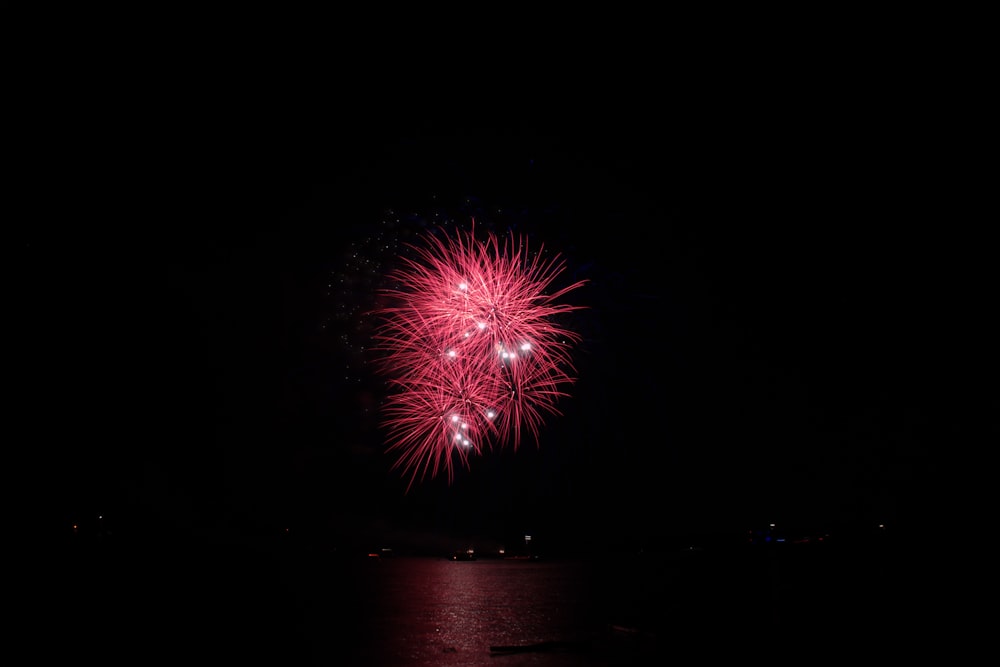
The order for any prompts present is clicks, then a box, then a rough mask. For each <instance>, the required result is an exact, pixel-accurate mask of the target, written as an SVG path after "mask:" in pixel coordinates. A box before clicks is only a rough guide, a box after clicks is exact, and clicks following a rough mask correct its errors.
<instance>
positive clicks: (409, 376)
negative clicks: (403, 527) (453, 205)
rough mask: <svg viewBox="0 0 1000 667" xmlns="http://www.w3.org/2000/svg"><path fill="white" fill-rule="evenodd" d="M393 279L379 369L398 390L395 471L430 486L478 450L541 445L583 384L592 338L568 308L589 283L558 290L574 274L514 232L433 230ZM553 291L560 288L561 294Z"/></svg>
mask: <svg viewBox="0 0 1000 667" xmlns="http://www.w3.org/2000/svg"><path fill="white" fill-rule="evenodd" d="M425 241H426V243H425V244H424V245H417V244H413V245H410V246H409V247H410V248H411V249H412V250H413V251H414V255H413V256H412V257H410V258H401V264H400V265H399V268H398V269H396V270H394V271H393V272H391V273H390V274H389V276H388V278H389V281H388V284H390V285H392V286H391V287H388V288H385V289H383V290H381V292H382V296H383V297H384V299H385V301H384V303H385V305H383V306H382V307H381V308H380V309H379V310H378V312H377V313H376V315H377V316H378V318H379V323H378V325H377V329H376V333H375V336H374V339H375V351H376V353H377V356H376V368H377V369H378V371H379V372H380V373H381V374H382V375H384V376H385V377H386V378H387V379H388V382H389V388H390V393H389V396H388V398H387V399H386V402H385V404H384V406H383V412H382V425H383V427H384V429H385V431H386V441H387V451H389V452H391V453H392V454H394V455H395V456H396V457H397V458H396V462H395V464H394V466H393V469H399V470H400V471H401V472H402V473H403V474H404V475H409V477H410V482H409V485H408V486H407V490H409V489H410V488H411V487H412V485H413V483H414V482H415V481H416V480H417V479H418V478H419V479H421V480H423V479H425V478H427V477H428V476H430V477H431V478H433V477H435V476H437V474H438V473H439V472H441V471H445V472H447V474H448V480H449V482H450V481H451V480H452V479H453V476H454V466H455V465H456V463H457V464H460V465H464V466H468V464H469V457H470V455H471V454H481V453H483V452H485V451H488V450H490V449H491V448H493V447H495V446H500V447H502V446H506V445H510V446H512V447H513V448H514V450H515V451H516V450H517V448H518V446H519V445H520V443H521V440H522V438H523V437H524V436H526V435H530V436H532V437H533V439H534V440H535V443H536V445H537V444H538V441H539V429H540V427H541V426H542V424H543V422H544V419H545V417H547V416H550V415H559V414H561V413H560V412H559V410H558V408H557V403H558V401H559V400H560V399H561V398H563V397H565V396H567V393H566V389H567V387H568V385H570V384H572V383H573V382H574V381H575V367H574V365H573V363H572V358H571V352H572V348H573V346H574V344H576V343H578V342H579V340H580V336H579V335H578V334H576V333H574V332H572V331H568V330H566V329H564V328H562V327H561V326H560V325H559V324H558V322H557V320H558V319H559V316H560V315H562V314H564V313H568V312H570V311H573V310H579V309H580V308H582V307H581V306H572V305H565V304H562V303H559V301H560V300H561V299H562V298H563V297H564V296H565V295H566V294H567V293H569V292H571V291H572V290H574V289H577V288H579V287H581V286H582V285H583V284H584V283H585V282H586V281H584V280H581V281H578V282H575V283H573V284H571V285H569V286H566V287H562V288H554V282H555V279H556V278H557V276H559V274H561V273H562V271H563V270H564V268H565V262H564V261H563V259H562V257H561V256H560V255H558V254H557V255H555V256H553V257H550V258H549V259H543V254H544V250H545V248H544V246H541V247H540V248H539V249H538V251H530V250H529V248H528V243H527V239H526V238H525V237H523V236H515V235H514V234H513V233H511V234H509V235H508V236H506V237H504V239H503V240H502V241H501V239H500V238H499V237H498V236H497V235H495V234H492V233H490V234H489V235H488V236H487V238H486V240H485V241H477V240H476V238H475V220H473V223H472V227H471V229H470V230H469V231H468V232H464V231H461V230H460V231H458V232H456V233H455V234H453V235H450V236H448V235H445V234H443V233H442V234H438V235H435V234H429V235H427V237H426V238H425ZM549 290H553V291H551V292H550V291H549Z"/></svg>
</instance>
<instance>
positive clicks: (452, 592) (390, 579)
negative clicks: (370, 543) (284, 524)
mask: <svg viewBox="0 0 1000 667" xmlns="http://www.w3.org/2000/svg"><path fill="white" fill-rule="evenodd" d="M369 565H370V567H367V568H365V569H364V571H363V572H361V573H360V575H359V576H360V577H361V578H362V579H363V582H362V585H361V589H362V590H364V591H367V592H368V595H369V597H368V599H367V600H366V610H365V612H366V622H367V626H366V628H365V632H366V633H367V639H368V640H369V641H367V642H366V646H365V648H364V649H363V650H362V652H361V655H360V656H359V657H361V658H363V659H365V660H366V661H370V664H386V665H390V664H391V665H478V664H483V665H485V664H490V665H496V664H501V663H502V664H512V665H515V664H516V665H520V664H579V663H580V659H581V658H582V657H584V656H583V655H581V652H583V653H585V652H586V651H585V649H586V647H587V646H588V645H589V641H590V639H591V638H592V635H593V632H594V629H595V622H596V619H595V618H594V616H593V614H592V608H591V596H590V584H589V577H588V569H587V567H586V566H585V565H583V564H578V563H545V562H522V561H506V560H477V561H465V562H463V561H451V560H444V559H433V558H426V559H425V558H405V559H385V560H383V561H380V562H373V563H370V564H369ZM543 642H553V643H551V644H544V645H543V646H541V647H539V648H548V649H550V650H533V651H526V652H523V653H517V654H516V655H507V656H500V655H498V654H497V651H496V649H497V648H498V647H513V646H526V645H533V644H542V643H543ZM491 647H493V648H494V651H493V652H492V653H491Z"/></svg>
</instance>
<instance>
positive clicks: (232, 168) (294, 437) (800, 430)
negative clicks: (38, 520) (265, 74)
mask: <svg viewBox="0 0 1000 667" xmlns="http://www.w3.org/2000/svg"><path fill="white" fill-rule="evenodd" d="M727 91H728V92H725V93H722V92H718V91H716V92H714V93H712V94H711V95H708V94H706V95H702V96H692V95H690V94H685V95H678V96H675V97H671V96H670V95H669V94H667V96H666V98H664V99H663V100H662V101H660V102H659V103H657V104H655V105H652V104H651V102H652V100H654V99H657V98H656V97H655V96H651V97H650V98H649V99H644V100H634V99H624V98H622V97H615V96H614V95H612V96H610V97H609V98H606V99H605V101H604V103H603V104H600V105H596V106H595V105H593V104H591V105H588V104H583V103H582V102H583V101H582V100H581V103H580V104H571V103H568V102H567V101H565V100H563V101H561V102H560V103H558V104H548V103H543V102H542V101H541V100H539V99H538V98H537V97H532V96H531V95H528V94H526V93H525V94H523V95H519V94H516V93H515V92H513V91H507V92H506V93H505V94H504V95H502V96H497V97H494V96H493V95H492V94H491V93H489V91H486V90H484V91H482V94H481V95H477V96H475V97H474V98H473V99H469V100H466V99H460V97H461V96H459V99H452V98H449V97H447V96H446V92H447V88H444V89H442V90H439V91H436V92H433V93H431V92H430V91H420V90H419V89H418V90H417V91H416V93H420V92H423V93H426V94H425V95H424V96H423V97H417V96H416V93H415V92H414V91H412V90H410V91H408V92H407V93H406V94H405V95H404V94H402V93H400V95H399V97H398V98H397V97H395V96H393V95H387V94H385V93H384V92H383V93H382V94H381V95H379V96H378V97H374V98H371V99H369V100H368V101H367V102H366V103H365V104H363V105H355V106H352V104H351V103H350V100H353V99H355V98H354V97H349V98H345V99H341V98H335V97H334V94H333V93H332V92H328V93H326V95H328V97H325V98H324V99H325V102H326V103H325V104H321V105H317V104H315V100H312V99H299V98H298V97H297V96H291V95H289V96H287V97H282V98H280V99H281V102H280V103H279V102H277V101H275V100H274V98H269V101H268V102H267V103H263V102H262V100H261V99H260V98H259V97H257V96H256V95H255V91H254V90H253V89H252V88H250V89H249V90H243V89H242V88H240V90H239V92H235V91H233V90H231V89H228V88H226V87H223V89H222V90H218V89H216V88H214V87H211V86H208V85H207V84H206V85H205V86H204V89H201V88H199V89H196V90H195V91H194V92H193V93H192V94H191V95H190V96H189V97H176V96H175V97H171V96H165V97H164V98H162V99H154V98H153V97H151V98H148V99H147V98H143V99H141V100H139V101H138V102H136V104H135V106H133V107H131V109H129V110H123V109H118V112H117V113H113V112H112V111H110V110H101V111H94V112H90V113H93V117H90V116H86V117H82V116H81V117H75V119H74V122H73V123H70V124H69V126H61V128H60V129H59V130H58V136H59V140H58V141H57V142H56V143H58V144H59V154H60V155H64V156H66V157H65V159H62V160H60V161H59V162H58V164H59V165H60V166H59V167H58V171H59V172H60V174H59V176H60V177H59V178H58V179H53V180H52V181H50V182H49V185H48V186H46V187H43V188H42V192H41V193H39V197H38V199H37V200H36V208H35V211H34V213H33V219H32V221H31V224H30V225H28V226H27V227H26V228H25V230H24V234H23V238H19V240H18V248H17V251H16V253H15V255H16V261H17V262H19V263H18V264H17V265H16V269H17V271H16V274H17V276H18V281H19V286H20V287H21V289H19V290H18V296H17V298H16V301H15V308H16V309H17V312H18V313H19V318H18V322H19V324H21V325H23V327H22V329H21V334H20V335H21V338H20V339H19V340H18V341H17V342H18V345H19V348H18V349H19V350H20V351H21V353H20V354H19V357H18V362H17V372H18V374H19V375H18V378H19V381H20V384H21V387H22V391H20V392H18V394H19V396H18V397H17V399H16V403H15V407H16V408H17V412H18V413H19V414H20V415H21V417H22V418H23V419H24V420H25V423H26V424H30V425H31V426H32V428H30V429H25V430H24V431H23V432H24V435H23V436H22V437H23V439H24V440H25V443H24V444H25V446H26V447H27V448H29V449H30V450H31V451H33V452H35V453H36V454H37V458H38V460H39V461H40V463H39V466H41V469H42V470H43V476H44V477H45V478H46V479H47V480H49V481H52V482H55V484H53V485H52V487H51V488H54V489H55V492H54V493H44V494H43V492H42V491H41V490H39V491H38V495H40V496H41V495H44V496H45V497H46V500H52V501H53V502H52V503H51V504H52V511H51V512H50V513H49V514H48V516H47V523H46V526H48V527H51V530H52V531H55V532H59V531H64V530H67V526H68V525H71V524H72V523H74V522H77V523H78V524H79V525H81V526H83V527H84V528H86V529H88V530H89V529H90V527H92V526H93V525H94V521H95V519H94V517H95V516H96V515H98V514H101V515H103V516H104V517H105V519H104V520H103V521H104V522H105V523H106V526H110V527H112V528H113V531H114V532H115V533H116V534H118V535H121V536H138V537H143V538H145V537H150V536H156V535H171V536H182V537H190V538H193V539H199V540H226V539H242V538H245V537H250V538H254V537H257V536H272V535H276V534H279V533H281V532H282V531H284V530H285V529H286V528H287V529H289V530H290V531H292V532H294V534H297V535H303V536H307V537H308V538H309V539H315V540H320V541H326V542H329V543H331V544H339V545H345V546H351V547H354V546H357V547H358V548H361V549H370V548H376V547H382V546H390V547H392V546H395V547H397V548H402V547H404V546H407V545H424V546H427V545H432V546H434V547H435V548H436V547H437V545H439V544H451V543H452V542H454V541H455V540H459V541H461V540H466V541H471V540H474V539H481V540H497V541H501V542H502V541H504V540H509V539H511V537H512V536H513V537H516V536H519V535H523V534H526V533H530V534H533V535H535V536H537V537H536V539H537V541H538V544H548V545H552V546H556V545H559V546H567V547H576V546H584V545H591V544H594V543H595V541H596V542H601V543H603V544H623V545H626V546H634V545H642V544H653V543H658V542H661V541H669V540H670V539H672V538H673V537H674V536H682V535H687V534H690V533H692V532H712V531H728V532H733V533H736V534H738V533H741V532H742V531H745V530H746V529H747V528H748V527H753V526H762V525H766V524H767V523H769V522H778V523H779V524H781V525H789V526H794V527H795V530H801V531H805V532H808V531H824V530H831V529H834V530H835V529H837V528H839V527H842V526H848V525H849V526H872V525H876V524H878V523H885V524H886V525H888V526H890V527H892V528H893V529H894V530H899V531H901V532H902V531H905V532H907V533H909V534H916V533H918V532H919V531H920V530H921V529H922V526H924V525H925V524H926V522H927V521H929V519H930V517H931V516H932V515H934V514H935V512H936V511H937V509H936V508H937V506H938V503H939V498H938V492H936V491H935V489H937V488H939V484H940V482H941V479H940V475H939V473H938V468H939V461H941V459H942V458H943V457H946V456H947V455H948V454H947V448H948V447H949V446H950V445H949V443H954V442H956V441H960V440H962V439H963V438H965V437H966V436H967V433H966V429H967V428H969V427H968V420H967V419H966V417H967V415H969V414H970V413H971V412H973V411H975V410H976V409H977V407H976V406H979V405H986V402H987V401H988V400H990V399H989V397H988V396H984V395H981V394H977V393H976V392H975V390H973V389H970V388H969V379H970V374H969V371H968V367H967V362H968V361H969V358H970V357H973V356H974V355H972V354H971V353H970V352H969V349H970V348H972V347H975V344H974V343H975V338H976V336H978V335H979V334H977V333H975V332H973V333H971V334H970V333H968V332H963V331H961V330H959V329H958V327H957V324H956V322H957V321H958V320H959V318H960V317H961V315H962V311H963V309H964V308H965V307H966V303H965V301H964V299H963V298H961V297H960V295H957V294H956V291H955V290H956V281H955V279H954V276H955V271H956V269H957V268H958V267H960V266H962V265H963V264H965V263H966V259H965V256H964V254H963V253H964V250H963V243H965V242H966V241H965V240H964V239H962V238H956V236H955V235H954V234H956V233H955V232H954V231H953V230H952V228H949V227H948V226H947V225H945V224H944V223H942V222H941V221H940V220H939V219H938V218H937V216H938V214H939V211H940V210H941V209H940V206H941V203H942V200H944V199H946V198H947V197H946V193H944V192H943V190H942V184H941V183H940V182H939V181H938V180H936V176H935V175H934V173H935V171H934V170H933V169H932V164H933V161H934V160H933V151H934V148H935V147H934V146H932V145H929V141H930V140H927V139H921V135H920V134H919V133H917V132H916V131H915V126H914V125H915V124H916V123H917V119H916V118H912V117H911V116H910V115H908V114H907V113H906V111H907V108H908V107H907V106H906V105H905V104H900V103H899V102H898V101H897V99H898V98H896V97H895V96H894V95H895V93H893V92H891V91H887V89H885V88H880V87H878V86H870V87H869V86H865V85H864V84H862V85H861V87H860V88H853V87H845V89H844V90H840V89H833V90H831V89H830V88H829V87H827V86H819V85H817V86H811V85H809V84H808V83H807V82H800V86H799V87H798V88H796V92H795V94H794V95H793V94H790V93H788V92H787V91H786V90H784V89H783V88H782V89H781V91H779V89H778V88H775V89H770V88H766V87H762V86H761V85H760V84H759V83H757V84H753V85H750V84H747V85H745V86H742V87H739V88H735V89H733V88H727ZM669 92H670V91H669V90H668V91H667V93H669ZM616 94H618V95H620V93H616ZM552 97H553V98H558V97H559V96H558V95H554V96H552ZM546 99H549V98H546ZM616 99H617V102H618V103H617V104H616V103H615V100H616ZM154 107H155V111H151V109H153V108H154ZM57 183H58V185H57ZM64 184H65V185H64ZM473 217H474V218H475V219H476V224H477V228H482V229H483V230H486V229H494V230H497V231H499V232H501V233H502V232H505V231H506V230H508V229H513V230H515V231H517V232H518V233H524V234H526V235H528V236H529V238H530V239H531V242H532V243H533V244H534V243H538V244H541V243H544V244H545V247H546V248H548V249H550V250H551V251H553V252H558V253H561V254H562V256H563V257H564V258H565V260H566V263H567V269H566V273H565V274H564V277H565V278H566V279H574V280H576V279H585V280H586V281H587V284H586V286H585V287H583V288H581V289H579V290H576V291H574V292H572V293H571V294H570V295H569V296H568V297H567V299H566V300H567V301H569V302H572V303H574V304H576V305H581V306H586V309H585V310H583V311H580V312H578V313H575V314H573V315H572V316H571V319H570V322H571V324H572V327H573V328H574V329H575V330H577V331H578V332H579V333H580V334H581V335H582V337H583V339H582V341H581V343H580V344H579V349H578V350H577V351H576V352H575V354H574V359H575V362H576V364H577V375H578V381H577V382H576V384H575V385H574V386H573V387H572V389H571V390H570V393H571V396H570V397H569V398H567V399H565V400H563V401H561V402H560V404H559V407H560V409H561V410H562V411H563V412H564V415H563V416H561V417H553V418H551V419H549V420H548V422H547V423H546V425H545V427H544V428H543V430H542V433H541V443H540V447H537V448H536V447H535V446H534V444H533V443H532V442H530V441H529V442H528V443H527V444H523V445H522V447H521V448H520V449H519V450H518V451H517V452H514V451H512V450H510V449H505V450H500V451H495V452H493V453H491V454H488V455H486V456H483V457H480V458H473V459H472V461H471V467H470V468H469V469H468V470H459V471H458V472H457V474H456V476H455V479H454V480H453V481H451V482H450V483H449V481H448V480H447V478H445V477H439V478H437V479H434V480H428V481H426V482H425V483H423V484H419V485H417V486H416V487H415V488H414V489H412V490H411V491H410V492H409V493H406V492H405V489H406V481H407V480H406V479H405V478H403V477H401V476H400V475H399V474H398V473H397V472H393V471H392V470H390V468H391V464H392V459H391V458H390V457H388V456H386V454H385V452H384V451H383V449H382V448H383V441H382V439H381V432H380V430H379V427H378V406H379V399H380V396H381V395H382V392H383V391H384V385H383V380H382V379H381V378H378V377H376V376H375V374H374V373H373V372H372V371H371V369H370V367H369V366H368V365H367V364H366V359H365V352H364V348H365V346H366V345H367V344H368V343H367V340H366V338H365V336H366V335H367V333H369V332H368V330H367V329H366V324H365V320H364V318H363V316H362V314H363V313H364V312H365V310H366V309H368V308H370V307H371V306H372V304H373V303H374V290H375V288H376V287H377V285H378V281H379V278H380V276H381V275H382V269H383V268H385V267H387V266H389V265H391V263H392V261H393V260H394V256H393V254H392V252H390V251H389V250H387V249H386V244H391V243H394V242H398V241H400V240H406V239H413V238H415V235H416V234H417V233H418V232H419V231H420V230H422V229H424V228H426V227H427V226H428V225H433V224H438V223H442V222H445V223H447V224H449V225H459V226H461V225H465V224H467V223H468V222H469V221H470V220H471V219H472V218H473ZM968 336H971V337H972V338H971V340H970V338H969V337H968ZM966 343H968V344H966ZM49 471H52V474H51V475H50V474H49Z"/></svg>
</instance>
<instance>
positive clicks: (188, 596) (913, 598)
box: [21, 546, 933, 665]
mask: <svg viewBox="0 0 1000 667" xmlns="http://www.w3.org/2000/svg"><path fill="white" fill-rule="evenodd" d="M54 563H55V564H54V565H53V568H52V570H51V571H50V572H48V576H47V577H46V579H45V581H46V582H47V585H46V586H43V587H40V589H39V591H38V593H37V594H36V595H33V596H32V597H31V599H30V601H29V602H27V603H26V606H25V608H24V609H22V610H21V612H22V613H21V617H22V618H26V619H28V620H29V626H31V628H32V630H34V631H41V637H43V640H41V641H39V642H37V643H35V644H34V646H35V652H34V654H33V655H34V656H35V657H36V658H38V659H42V658H45V657H55V656H57V655H64V651H65V650H67V649H70V650H72V651H73V652H75V653H77V654H80V655H84V656H92V657H94V658H99V659H102V660H103V661H104V662H105V664H108V663H113V664H125V663H129V664H176V663H177V662H181V661H183V662H190V661H192V660H198V661H207V660H212V661H216V660H217V661H220V662H225V663H226V664H231V663H233V662H234V661H242V660H251V659H252V660H255V661H256V662H259V663H263V664H283V665H296V664H302V665H314V664H316V665H624V664H644V663H648V662H649V661H651V660H653V661H656V662H657V663H659V662H662V661H663V660H665V659H668V658H676V659H682V658H683V659H692V658H694V659H702V658H704V659H709V658H714V657H725V658H735V659H756V658H757V657H759V658H775V659H785V658H788V657H790V656H793V655H794V656H827V657H829V656H833V655H840V656H843V657H850V656H851V655H855V657H856V656H857V655H859V653H858V652H859V651H860V652H861V653H863V654H864V655H867V656H876V655H883V656H900V655H907V654H913V655H919V654H921V652H923V651H924V650H925V649H926V648H928V646H927V643H928V640H929V635H928V634H926V633H925V632H924V631H923V629H924V628H925V627H928V623H927V618H926V614H927V613H929V612H930V613H933V608H932V607H928V606H927V605H926V604H923V603H922V593H921V591H920V587H919V586H915V585H914V581H915V580H913V579H910V577H911V576H912V575H913V574H914V572H913V567H912V564H911V563H909V562H908V557H907V556H906V554H904V553H899V552H895V551H890V552H882V551H870V550H866V549H850V550H841V549H792V548H789V549H784V550H779V549H763V548H762V549H756V550H753V549H747V550H720V551H705V552H701V551H697V552H683V551H678V552H671V553H661V554H650V555H632V556H621V555H616V556H608V557H603V558H586V559H560V560H551V561H546V560H540V561H537V562H529V561H506V560H490V559H482V560H477V561H471V562H455V561H451V560H448V559H445V558H430V557H394V558H383V559H380V560H375V559H372V560H368V559H365V558H343V557H337V556H335V555H331V554H327V553H322V552H312V551H292V552H280V553H272V552H253V553H252V555H249V556H248V554H247V552H246V550H245V549H243V548H237V547H231V548H228V547H227V548H217V547H213V548H210V549H200V550H199V549H183V550H177V549H169V548H162V547H156V548H153V547H148V546H144V547H129V548H120V547H119V548H113V549H99V550H83V551H79V550H78V551H74V552H72V554H71V557H69V558H67V559H65V560H62V561H54ZM930 625H931V626H933V623H931V624H930Z"/></svg>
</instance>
